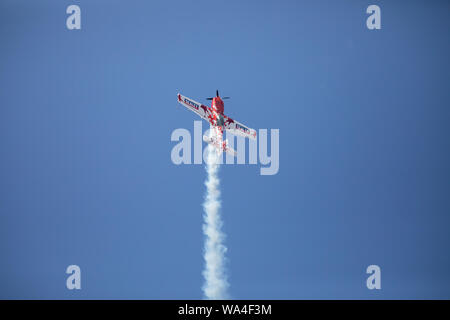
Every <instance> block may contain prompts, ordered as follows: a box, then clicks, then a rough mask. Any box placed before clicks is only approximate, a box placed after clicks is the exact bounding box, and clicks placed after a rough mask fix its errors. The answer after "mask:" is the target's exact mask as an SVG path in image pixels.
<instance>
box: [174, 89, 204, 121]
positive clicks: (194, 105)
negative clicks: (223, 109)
mask: <svg viewBox="0 0 450 320" xmlns="http://www.w3.org/2000/svg"><path fill="white" fill-rule="evenodd" d="M178 102H179V103H181V104H182V105H183V106H185V107H186V108H188V109H189V110H191V111H192V112H195V113H196V114H197V115H199V116H200V117H201V118H203V119H205V120H206V121H210V119H212V111H211V108H209V107H207V106H205V105H203V104H201V103H199V102H197V101H194V100H192V99H190V98H187V97H185V96H183V95H181V94H178Z"/></svg>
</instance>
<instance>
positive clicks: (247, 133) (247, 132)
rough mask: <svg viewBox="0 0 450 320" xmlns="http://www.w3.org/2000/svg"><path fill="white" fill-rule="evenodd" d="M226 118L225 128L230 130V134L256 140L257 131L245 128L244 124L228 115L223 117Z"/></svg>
mask: <svg viewBox="0 0 450 320" xmlns="http://www.w3.org/2000/svg"><path fill="white" fill-rule="evenodd" d="M223 118H224V128H225V130H228V131H229V132H230V133H232V134H234V135H236V136H242V137H244V138H249V139H252V140H256V130H254V129H250V128H249V127H247V126H244V125H243V124H242V123H239V122H237V121H236V120H233V119H231V118H229V117H227V116H226V115H223Z"/></svg>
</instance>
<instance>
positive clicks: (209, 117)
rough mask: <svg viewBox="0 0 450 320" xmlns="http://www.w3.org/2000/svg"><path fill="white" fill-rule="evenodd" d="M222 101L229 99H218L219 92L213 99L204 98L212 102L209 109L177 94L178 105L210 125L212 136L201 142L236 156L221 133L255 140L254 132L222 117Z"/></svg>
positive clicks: (220, 151)
mask: <svg viewBox="0 0 450 320" xmlns="http://www.w3.org/2000/svg"><path fill="white" fill-rule="evenodd" d="M222 99H229V97H223V98H220V96H219V90H216V96H215V97H214V98H206V100H212V102H211V107H207V106H205V105H203V104H201V103H199V102H196V101H194V100H192V99H190V98H187V97H185V96H183V95H181V94H178V102H179V103H181V104H182V105H183V106H185V107H186V108H188V109H189V110H191V111H193V112H195V113H196V114H198V115H199V116H200V117H201V118H203V119H205V120H206V121H208V122H209V123H210V124H211V129H213V130H214V131H213V134H212V135H211V136H210V137H207V136H203V141H205V142H207V143H209V144H211V145H213V146H214V147H216V150H217V151H218V152H219V153H222V152H223V151H225V152H227V153H228V154H231V155H233V156H236V151H235V150H233V149H232V148H230V147H229V146H228V140H225V141H224V140H223V131H224V130H228V131H229V132H230V133H232V134H234V135H239V136H243V137H245V138H250V139H253V140H256V130H254V129H250V128H248V127H246V126H244V125H243V124H241V123H239V122H237V121H235V120H233V119H231V118H229V117H227V116H226V115H224V114H223V101H222Z"/></svg>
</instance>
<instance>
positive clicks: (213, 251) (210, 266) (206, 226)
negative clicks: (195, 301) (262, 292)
mask: <svg viewBox="0 0 450 320" xmlns="http://www.w3.org/2000/svg"><path fill="white" fill-rule="evenodd" d="M211 132H213V130H211ZM207 148H208V150H207V161H206V172H207V179H206V182H205V185H206V196H205V202H204V203H203V208H204V214H203V219H204V223H203V233H204V234H205V248H204V258H205V269H204V271H203V276H204V278H205V284H204V286H203V293H204V295H205V298H206V299H213V300H220V299H227V298H228V293H227V292H228V287H229V284H228V281H227V275H226V271H225V252H226V251H227V248H226V247H225V245H224V240H225V234H224V233H223V232H222V231H221V228H222V219H221V217H220V190H219V188H220V180H219V177H218V171H219V165H220V164H219V155H218V154H217V152H216V150H215V148H214V147H213V146H211V145H208V147H207Z"/></svg>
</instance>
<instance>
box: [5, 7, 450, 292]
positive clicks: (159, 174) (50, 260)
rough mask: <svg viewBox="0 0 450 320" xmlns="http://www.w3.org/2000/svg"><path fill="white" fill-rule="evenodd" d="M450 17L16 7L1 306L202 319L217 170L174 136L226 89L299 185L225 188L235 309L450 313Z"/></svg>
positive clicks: (283, 181)
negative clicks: (166, 308) (197, 313)
mask: <svg viewBox="0 0 450 320" xmlns="http://www.w3.org/2000/svg"><path fill="white" fill-rule="evenodd" d="M71 4H77V5H79V6H80V7H81V14H82V29H81V30H74V31H69V30H67V28H66V17H67V14H66V13H65V11H66V8H67V6H69V5H71ZM370 4H378V5H379V6H380V7H381V17H382V18H381V19H382V20H381V23H382V29H381V30H375V31H370V30H368V29H367V28H366V24H365V20H366V18H367V16H368V15H367V14H366V13H365V11H366V8H367V7H368V6H369V5H370ZM449 6H450V5H449V3H448V2H447V1H433V2H430V1H395V2H392V1H375V2H373V1H371V2H369V1H266V0H265V1H195V2H187V1H123V0H122V1H112V0H109V1H100V0H96V1H81V0H72V1H68V0H67V1H60V0H58V1H56V0H53V1H45V0H40V1H22V0H20V1H18V0H14V1H12V0H3V1H2V2H1V3H0V26H1V27H0V39H1V48H2V50H1V51H0V70H1V72H0V87H1V90H0V106H1V108H0V123H1V125H0V132H1V133H0V148H1V150H2V152H1V154H2V157H1V162H0V163H1V166H0V190H1V191H0V195H1V201H0V226H1V227H0V228H1V232H0V235H1V241H0V298H24V299H30V298H42V299H53V298H59V299H85V298H87V299H94V298H100V299H107V298H114V299H119V298H120V299H200V298H202V292H201V286H202V283H203V279H202V275H201V272H202V269H203V260H202V246H203V236H202V229H201V226H202V207H201V204H202V201H203V196H204V192H205V188H204V185H203V183H204V180H205V170H204V167H203V166H201V165H180V166H176V165H174V164H173V163H172V162H171V160H170V151H171V149H172V147H173V146H174V145H175V143H174V142H171V141H170V135H171V133H172V131H173V130H174V129H176V128H186V129H189V130H193V121H194V120H198V119H197V118H196V117H195V115H194V114H193V113H191V112H189V111H187V110H185V109H183V108H182V106H181V105H179V104H177V102H176V94H177V93H178V92H181V93H182V94H184V95H186V96H188V97H191V98H193V99H195V100H197V101H200V102H203V103H206V101H205V100H203V99H204V98H206V97H209V96H211V95H213V94H214V92H215V90H216V89H219V90H220V92H221V93H222V94H223V95H224V96H231V97H232V99H230V100H227V101H226V103H225V113H226V114H227V115H229V116H230V117H232V118H235V119H237V120H238V121H240V122H242V123H244V124H246V125H248V126H250V127H252V128H257V129H259V128H278V129H280V170H279V173H278V174H277V175H274V176H261V175H260V174H259V170H260V168H259V165H234V166H223V167H222V168H221V172H220V177H221V180H222V181H221V182H222V185H221V187H222V207H223V210H222V214H223V219H224V222H225V225H224V230H225V232H226V234H227V240H226V244H227V247H228V252H227V257H228V270H229V275H230V284H231V288H230V293H231V296H232V297H234V298H237V299H305V298H307V299H323V298H326V299H379V298H387V299H399V298H413V299H416V298H425V299H427V298H446V299H448V298H450V275H449V273H448V270H449V268H450V256H449V249H450V235H449V233H448V226H449V224H450V218H449V213H450V202H449V197H448V190H449V187H450V182H449V181H450V170H449V169H450V168H449V163H450V154H449V147H450V145H449V135H450V129H449V126H448V123H449V120H450V111H449V109H448V101H450V90H449V88H448V85H449V80H450V79H449V75H450V63H449V60H448V57H449V56H450V42H449V34H448V32H449V29H448V21H449V18H450V17H449V12H450V10H449V9H450V8H449ZM205 127H206V123H204V128H205ZM71 264H76V265H79V266H80V267H81V272H82V289H81V290H78V291H77V290H73V291H69V290H67V289H66V286H65V282H66V277H67V275H66V274H65V270H66V268H67V266H68V265H71ZM371 264H376V265H379V266H380V267H381V273H382V280H381V281H382V283H381V285H382V289H381V290H379V291H377V290H368V289H367V288H366V284H365V283H366V278H367V275H366V273H365V270H366V268H367V266H369V265H371Z"/></svg>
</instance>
